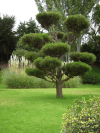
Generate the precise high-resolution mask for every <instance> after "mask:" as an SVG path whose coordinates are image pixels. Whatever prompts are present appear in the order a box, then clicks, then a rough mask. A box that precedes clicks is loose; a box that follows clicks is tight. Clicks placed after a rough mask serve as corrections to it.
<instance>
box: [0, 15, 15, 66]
mask: <svg viewBox="0 0 100 133" xmlns="http://www.w3.org/2000/svg"><path fill="white" fill-rule="evenodd" d="M14 24H15V17H13V16H11V17H10V16H8V15H6V16H3V18H1V17H0V63H4V64H5V63H8V60H9V59H10V56H11V54H12V52H13V50H14V49H15V45H16V42H17V38H16V36H15V32H14V31H13V27H14Z"/></svg>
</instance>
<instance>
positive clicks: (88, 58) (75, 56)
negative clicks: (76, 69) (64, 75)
mask: <svg viewBox="0 0 100 133" xmlns="http://www.w3.org/2000/svg"><path fill="white" fill-rule="evenodd" d="M70 59H71V60H74V61H79V60H80V61H82V62H85V63H87V64H92V63H93V62H94V61H95V60H96V56H95V55H94V54H92V53H88V52H79V53H77V52H73V53H71V54H70Z"/></svg>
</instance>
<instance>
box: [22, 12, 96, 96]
mask: <svg viewBox="0 0 100 133" xmlns="http://www.w3.org/2000/svg"><path fill="white" fill-rule="evenodd" d="M44 16H45V18H48V19H45V21H44ZM55 16H56V17H55ZM60 16H61V14H60V13H58V12H44V13H43V12H42V13H39V14H37V16H36V18H37V20H39V23H40V24H41V25H42V26H43V27H44V28H46V29H48V32H49V31H50V28H51V26H53V27H54V29H57V24H58V23H59V20H60ZM54 18H55V19H56V20H54ZM81 20H82V21H81ZM74 22H75V24H76V27H77V28H76V27H73V26H72V28H71V25H73V24H74ZM63 24H64V25H65V27H66V28H68V27H69V29H68V33H69V32H72V36H71V40H73V41H74V40H75V38H77V36H79V35H80V32H81V31H82V30H84V29H85V28H87V27H88V26H89V21H88V20H87V19H86V18H85V17H84V16H82V15H76V16H75V15H72V16H70V17H68V18H66V20H65V21H64V23H63ZM83 25H84V26H83ZM54 29H53V30H52V34H50V35H52V36H50V38H49V34H46V36H45V38H43V37H42V36H43V35H42V34H34V33H33V34H26V35H24V36H23V37H22V41H23V42H24V43H25V44H27V45H29V46H30V47H35V48H37V49H38V52H34V53H30V55H29V53H27V54H26V58H28V59H30V60H31V61H33V64H34V68H27V69H26V70H25V72H26V74H27V75H30V76H36V77H38V78H42V79H44V80H46V81H48V82H53V83H55V84H56V97H57V98H62V97H63V95H62V83H63V82H66V81H68V80H69V79H70V78H73V77H75V76H78V75H84V74H85V73H86V72H87V71H89V70H91V67H90V66H89V64H91V63H92V62H93V61H94V60H95V59H96V57H95V55H93V54H89V53H88V54H87V55H88V56H85V57H84V55H85V54H84V53H80V55H79V56H80V57H79V58H78V56H76V53H74V56H75V57H76V58H77V59H76V58H74V56H71V59H72V60H75V59H76V60H75V62H71V63H67V64H66V65H62V58H63V56H64V55H65V54H66V53H67V52H68V51H69V50H70V46H69V45H68V42H61V41H60V40H59V39H58V38H57V33H58V32H57V31H58V30H57V31H56V30H54ZM50 32H51V31H50ZM54 37H55V38H54ZM69 42H70V41H69ZM90 59H91V60H90ZM63 75H65V78H63Z"/></svg>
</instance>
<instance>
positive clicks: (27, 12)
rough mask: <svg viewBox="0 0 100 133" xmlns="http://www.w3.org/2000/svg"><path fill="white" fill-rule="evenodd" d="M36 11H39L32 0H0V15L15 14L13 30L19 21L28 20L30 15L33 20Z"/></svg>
mask: <svg viewBox="0 0 100 133" xmlns="http://www.w3.org/2000/svg"><path fill="white" fill-rule="evenodd" d="M38 13H39V11H38V8H37V6H36V4H35V1H34V0H0V16H1V17H2V16H3V14H4V15H6V14H7V15H9V16H12V15H13V16H15V19H16V23H15V27H14V29H15V30H16V29H17V27H18V25H19V24H20V21H21V22H24V21H28V20H29V19H30V18H31V17H32V19H33V20H36V14H38Z"/></svg>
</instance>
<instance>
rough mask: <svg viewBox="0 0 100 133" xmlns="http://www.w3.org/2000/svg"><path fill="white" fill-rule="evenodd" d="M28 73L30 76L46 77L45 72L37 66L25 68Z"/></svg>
mask: <svg viewBox="0 0 100 133" xmlns="http://www.w3.org/2000/svg"><path fill="white" fill-rule="evenodd" d="M25 72H26V74H27V75H29V76H33V75H34V76H35V77H37V78H44V73H43V71H41V70H39V69H37V68H34V69H33V68H26V70H25Z"/></svg>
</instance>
